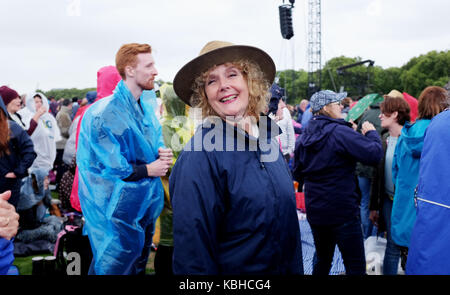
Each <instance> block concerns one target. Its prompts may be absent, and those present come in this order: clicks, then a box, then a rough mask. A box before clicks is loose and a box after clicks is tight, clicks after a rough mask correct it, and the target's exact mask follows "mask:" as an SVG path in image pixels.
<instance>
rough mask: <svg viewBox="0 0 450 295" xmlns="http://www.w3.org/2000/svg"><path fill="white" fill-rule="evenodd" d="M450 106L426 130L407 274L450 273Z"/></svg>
mask: <svg viewBox="0 0 450 295" xmlns="http://www.w3.org/2000/svg"><path fill="white" fill-rule="evenodd" d="M449 129H450V109H447V110H446V111H444V112H442V113H440V114H439V115H437V116H435V117H434V118H433V119H432V120H431V123H430V125H429V126H428V128H427V131H426V133H425V139H424V143H423V150H422V157H421V158H420V172H419V184H418V188H417V194H416V202H417V217H416V222H415V224H414V227H413V229H412V233H411V241H410V245H409V252H408V260H407V262H406V274H407V275H450V251H449V249H448V247H449V245H450V223H449V222H448V221H449V220H450V181H449V179H450V165H449V163H450V153H449V152H448V151H449V150H450V132H449Z"/></svg>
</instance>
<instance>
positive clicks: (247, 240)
mask: <svg viewBox="0 0 450 295" xmlns="http://www.w3.org/2000/svg"><path fill="white" fill-rule="evenodd" d="M274 76H275V64H274V63H273V61H272V59H271V58H270V56H269V55H267V53H265V52H264V51H262V50H260V49H258V48H255V47H251V46H244V45H234V44H232V43H229V42H223V41H212V42H209V43H208V44H206V45H205V46H204V47H203V49H202V50H201V52H200V55H199V56H198V57H197V58H195V59H193V60H192V61H190V62H189V63H187V64H186V65H185V66H184V67H183V68H182V69H181V70H180V71H179V72H178V73H177V75H176V76H175V79H174V89H175V92H176V93H177V95H178V96H179V97H180V98H181V99H182V100H183V101H184V102H185V103H186V104H188V105H191V106H196V107H199V108H201V109H202V114H203V116H204V117H206V118H205V119H204V121H203V123H202V125H200V126H199V127H198V128H197V130H196V132H195V134H194V136H193V138H191V140H190V141H189V142H188V143H187V145H186V146H185V148H184V150H183V151H182V152H181V154H180V155H179V157H178V159H177V161H176V163H175V165H174V167H173V168H172V172H171V175H170V178H169V192H170V197H171V202H172V207H173V240H174V252H173V272H174V274H176V275H177V274H178V275H179V274H203V275H206V274H207V275H212V274H303V263H302V252H301V251H302V249H301V242H300V229H299V221H298V217H297V212H296V204H295V193H294V186H293V180H292V176H291V174H290V171H289V168H288V166H287V164H286V162H285V161H284V159H283V155H282V153H281V152H280V147H279V144H278V142H277V140H276V136H277V135H279V131H280V129H279V127H278V126H277V124H276V123H275V122H273V121H272V120H271V119H270V118H268V117H267V116H264V115H260V114H261V113H262V112H264V111H265V109H266V106H267V101H268V99H269V98H270V96H269V91H268V90H269V88H270V85H271V84H272V82H273V79H274Z"/></svg>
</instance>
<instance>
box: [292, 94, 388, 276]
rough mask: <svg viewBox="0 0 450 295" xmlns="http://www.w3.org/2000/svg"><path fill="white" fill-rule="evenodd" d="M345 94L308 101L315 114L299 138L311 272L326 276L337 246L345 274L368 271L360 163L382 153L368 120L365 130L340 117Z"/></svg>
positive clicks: (299, 168)
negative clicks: (311, 244)
mask: <svg viewBox="0 0 450 295" xmlns="http://www.w3.org/2000/svg"><path fill="white" fill-rule="evenodd" d="M346 96H347V93H335V92H333V91H331V90H322V91H319V92H316V93H314V94H313V95H312V97H311V100H310V105H311V111H312V113H313V117H312V119H311V120H310V122H309V125H308V127H307V128H306V129H305V130H304V131H303V133H302V134H301V135H300V137H299V143H298V145H297V147H296V150H295V160H294V162H295V166H294V178H295V179H297V178H301V177H303V179H304V183H305V186H304V187H305V189H304V192H305V205H306V212H307V215H306V216H307V219H308V222H309V224H310V226H311V230H312V233H313V237H314V244H315V247H316V254H317V261H316V263H315V264H314V266H313V275H328V274H329V271H330V268H331V262H332V260H333V254H334V250H335V247H336V244H337V246H338V247H339V250H340V252H341V254H342V258H343V260H344V266H345V271H346V274H347V275H362V274H365V272H366V261H365V254H364V242H363V232H362V228H361V219H360V210H359V195H358V193H357V180H356V176H355V166H356V162H358V161H360V162H362V163H365V164H371V165H376V164H378V162H379V161H380V160H381V157H382V156H383V149H382V146H381V141H380V136H379V135H378V133H377V132H376V130H375V127H374V126H373V125H372V124H371V123H369V122H366V123H364V124H363V126H362V134H360V133H358V132H356V131H354V130H353V128H352V126H351V123H348V122H346V121H345V120H344V119H342V113H341V110H342V106H341V105H340V101H341V100H342V99H344V98H345V97H346Z"/></svg>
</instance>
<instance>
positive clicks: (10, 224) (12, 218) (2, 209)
mask: <svg viewBox="0 0 450 295" xmlns="http://www.w3.org/2000/svg"><path fill="white" fill-rule="evenodd" d="M10 197H11V191H6V192H4V193H2V194H0V237H2V238H5V239H7V240H11V238H12V237H14V236H15V235H16V234H17V230H18V229H19V214H17V213H16V209H15V208H14V206H13V205H11V204H10V203H8V199H9V198H10Z"/></svg>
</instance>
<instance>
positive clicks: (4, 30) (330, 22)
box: [0, 0, 450, 93]
mask: <svg viewBox="0 0 450 295" xmlns="http://www.w3.org/2000/svg"><path fill="white" fill-rule="evenodd" d="M307 2H308V0H297V1H296V2H295V7H294V10H293V22H294V34H295V36H294V37H293V38H292V39H291V40H290V41H287V40H284V39H282V37H281V33H280V26H279V16H278V6H279V5H281V4H283V1H282V0H145V1H144V0H128V1H122V0H120V1H119V0H0V10H1V14H0V36H1V41H0V42H1V43H0V65H1V71H0V84H1V85H8V86H10V87H12V88H14V89H16V90H17V91H18V92H19V93H26V92H30V91H33V90H34V89H36V88H40V89H42V90H44V91H47V90H50V89H52V88H72V87H76V88H87V87H96V78H97V75H96V73H97V70H98V69H99V68H100V67H102V66H105V65H114V57H115V53H116V52H117V50H118V49H119V47H120V46H121V45H122V44H125V43H130V42H139V43H149V44H150V45H151V46H152V47H153V50H154V57H155V60H156V64H157V68H158V71H159V77H158V78H159V79H162V80H165V81H172V80H173V77H174V76H175V74H176V72H177V71H178V70H179V69H180V68H181V67H182V66H183V65H184V64H185V63H186V62H188V61H189V60H191V59H192V58H194V57H195V56H197V55H198V53H199V51H200V50H201V48H202V47H203V46H204V45H205V44H206V43H207V42H208V41H211V40H225V41H230V42H233V43H235V44H246V45H252V46H256V47H259V48H261V49H263V50H265V51H266V52H267V53H269V54H270V55H271V56H272V58H273V59H274V61H275V64H276V65H277V70H283V69H287V68H295V69H296V70H298V69H300V68H302V69H305V70H306V69H307V43H306V41H307V19H308V10H307V8H308V4H307ZM321 2H322V4H321V7H322V65H323V64H324V63H325V62H326V61H327V60H329V59H331V58H333V57H336V56H340V55H345V56H349V57H356V56H359V57H361V58H363V59H372V60H374V61H375V65H379V66H382V67H383V68H388V67H392V66H396V67H399V66H402V65H404V64H405V63H406V62H407V61H408V60H409V59H410V58H412V57H415V56H419V55H421V54H425V53H427V52H429V51H431V50H438V51H441V50H449V49H450V1H448V0H322V1H321ZM285 3H286V4H287V3H289V1H288V0H286V1H285Z"/></svg>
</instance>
